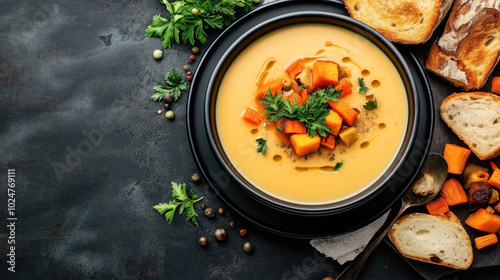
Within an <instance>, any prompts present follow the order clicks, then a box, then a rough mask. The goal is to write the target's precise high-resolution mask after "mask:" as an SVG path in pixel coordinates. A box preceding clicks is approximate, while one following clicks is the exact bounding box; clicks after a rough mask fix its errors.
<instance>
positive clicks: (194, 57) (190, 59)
mask: <svg viewBox="0 0 500 280" xmlns="http://www.w3.org/2000/svg"><path fill="white" fill-rule="evenodd" d="M195 59H196V56H194V55H190V56H189V60H188V62H189V63H193V61H194V60H195Z"/></svg>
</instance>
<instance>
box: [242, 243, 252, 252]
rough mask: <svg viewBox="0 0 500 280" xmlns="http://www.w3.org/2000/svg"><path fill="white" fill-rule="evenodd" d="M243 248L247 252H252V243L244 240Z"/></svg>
mask: <svg viewBox="0 0 500 280" xmlns="http://www.w3.org/2000/svg"><path fill="white" fill-rule="evenodd" d="M243 250H245V252H247V253H250V252H252V251H253V245H252V243H250V242H245V244H243Z"/></svg>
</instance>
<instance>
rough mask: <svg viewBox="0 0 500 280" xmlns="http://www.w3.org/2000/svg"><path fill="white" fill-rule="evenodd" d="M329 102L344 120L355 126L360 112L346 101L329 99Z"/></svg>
mask: <svg viewBox="0 0 500 280" xmlns="http://www.w3.org/2000/svg"><path fill="white" fill-rule="evenodd" d="M328 104H330V107H332V110H333V111H335V112H336V113H337V114H339V115H340V117H341V118H342V119H343V120H344V122H345V123H346V124H347V125H348V126H353V125H354V122H356V119H357V118H358V114H359V113H358V112H357V111H356V110H354V109H353V108H352V107H351V106H349V104H347V103H346V102H344V101H342V100H341V101H332V100H328Z"/></svg>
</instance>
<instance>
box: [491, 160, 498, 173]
mask: <svg viewBox="0 0 500 280" xmlns="http://www.w3.org/2000/svg"><path fill="white" fill-rule="evenodd" d="M490 166H491V170H493V171H495V170H497V169H498V167H497V165H496V164H495V163H494V162H493V161H490Z"/></svg>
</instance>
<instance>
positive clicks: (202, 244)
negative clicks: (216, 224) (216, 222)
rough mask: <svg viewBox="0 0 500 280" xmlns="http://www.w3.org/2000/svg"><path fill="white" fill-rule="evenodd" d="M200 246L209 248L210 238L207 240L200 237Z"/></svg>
mask: <svg viewBox="0 0 500 280" xmlns="http://www.w3.org/2000/svg"><path fill="white" fill-rule="evenodd" d="M198 244H200V246H202V247H205V246H207V245H208V238H206V237H205V236H202V237H200V239H198Z"/></svg>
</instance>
